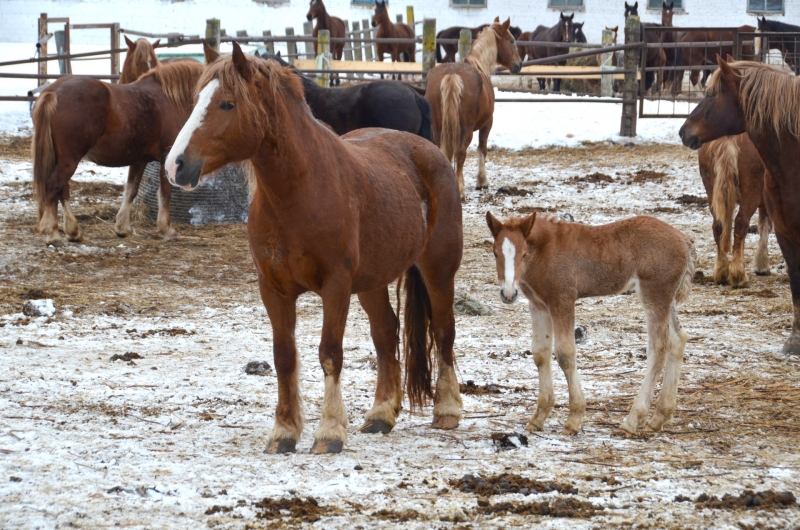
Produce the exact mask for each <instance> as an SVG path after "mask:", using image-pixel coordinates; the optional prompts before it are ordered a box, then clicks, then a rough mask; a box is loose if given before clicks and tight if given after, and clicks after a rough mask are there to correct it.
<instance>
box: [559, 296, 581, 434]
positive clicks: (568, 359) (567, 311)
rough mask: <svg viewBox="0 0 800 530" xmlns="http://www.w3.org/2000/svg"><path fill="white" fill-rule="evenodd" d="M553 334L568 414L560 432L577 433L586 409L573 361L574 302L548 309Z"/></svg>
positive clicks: (565, 302)
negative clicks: (563, 377)
mask: <svg viewBox="0 0 800 530" xmlns="http://www.w3.org/2000/svg"><path fill="white" fill-rule="evenodd" d="M550 315H551V318H552V320H553V332H554V336H555V349H556V361H558V365H559V366H560V367H561V370H563V372H564V375H565V376H566V378H567V387H568V388H569V416H568V417H567V422H566V423H565V424H564V429H563V431H562V434H578V432H579V431H580V430H581V420H583V413H584V412H585V411H586V399H585V398H584V397H583V390H581V378H580V375H579V374H578V367H577V365H576V363H575V302H574V301H562V302H561V303H560V304H559V305H558V306H556V307H553V308H552V309H551V311H550Z"/></svg>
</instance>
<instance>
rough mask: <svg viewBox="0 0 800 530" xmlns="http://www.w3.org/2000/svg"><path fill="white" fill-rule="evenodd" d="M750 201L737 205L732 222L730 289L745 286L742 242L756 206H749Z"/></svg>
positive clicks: (744, 200) (745, 273)
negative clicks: (737, 210) (736, 211)
mask: <svg viewBox="0 0 800 530" xmlns="http://www.w3.org/2000/svg"><path fill="white" fill-rule="evenodd" d="M749 202H751V201H747V200H746V199H744V198H743V199H742V203H741V204H740V205H739V212H738V213H737V214H736V219H735V220H734V222H733V259H732V260H731V267H730V269H729V270H728V282H729V283H730V284H731V286H732V287H744V286H746V285H747V281H748V280H747V271H746V270H745V262H744V242H745V238H747V231H748V230H749V229H750V218H751V217H753V214H754V213H755V212H756V208H757V206H758V205H757V204H749Z"/></svg>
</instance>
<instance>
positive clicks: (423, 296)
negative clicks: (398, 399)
mask: <svg viewBox="0 0 800 530" xmlns="http://www.w3.org/2000/svg"><path fill="white" fill-rule="evenodd" d="M404 283H405V294H406V305H405V309H404V316H403V320H404V322H403V327H404V330H403V342H404V344H403V353H404V357H405V363H406V377H405V387H406V393H407V394H408V401H409V403H410V404H411V410H412V411H413V410H414V409H415V408H417V407H422V406H423V405H424V404H425V402H426V401H427V400H428V398H433V390H432V389H431V373H432V372H433V368H434V366H433V365H434V358H433V355H432V354H433V349H434V346H435V342H434V340H433V332H432V330H431V299H430V298H429V297H428V289H427V288H426V287H425V281H424V280H423V279H422V273H421V272H420V271H419V268H417V266H416V265H412V266H411V268H410V269H408V270H407V271H406V275H405V282H404ZM400 287H401V285H400V282H399V281H398V284H397V291H398V300H399V299H400V297H399V294H400V293H399V291H400Z"/></svg>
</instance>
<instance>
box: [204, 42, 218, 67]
mask: <svg viewBox="0 0 800 530" xmlns="http://www.w3.org/2000/svg"><path fill="white" fill-rule="evenodd" d="M203 55H205V56H206V64H211V63H213V62H214V61H216V60H217V59H219V52H218V51H217V50H215V49H214V48H212V47H211V46H209V45H208V42H206V40H205V39H203Z"/></svg>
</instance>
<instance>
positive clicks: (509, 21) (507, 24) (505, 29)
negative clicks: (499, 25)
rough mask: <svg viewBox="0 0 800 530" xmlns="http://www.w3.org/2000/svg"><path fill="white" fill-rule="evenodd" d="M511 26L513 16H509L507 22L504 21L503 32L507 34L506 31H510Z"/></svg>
mask: <svg viewBox="0 0 800 530" xmlns="http://www.w3.org/2000/svg"><path fill="white" fill-rule="evenodd" d="M509 26H511V18H510V17H509V18H507V19H506V21H505V22H503V34H504V35H505V33H506V31H508V28H509Z"/></svg>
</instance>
